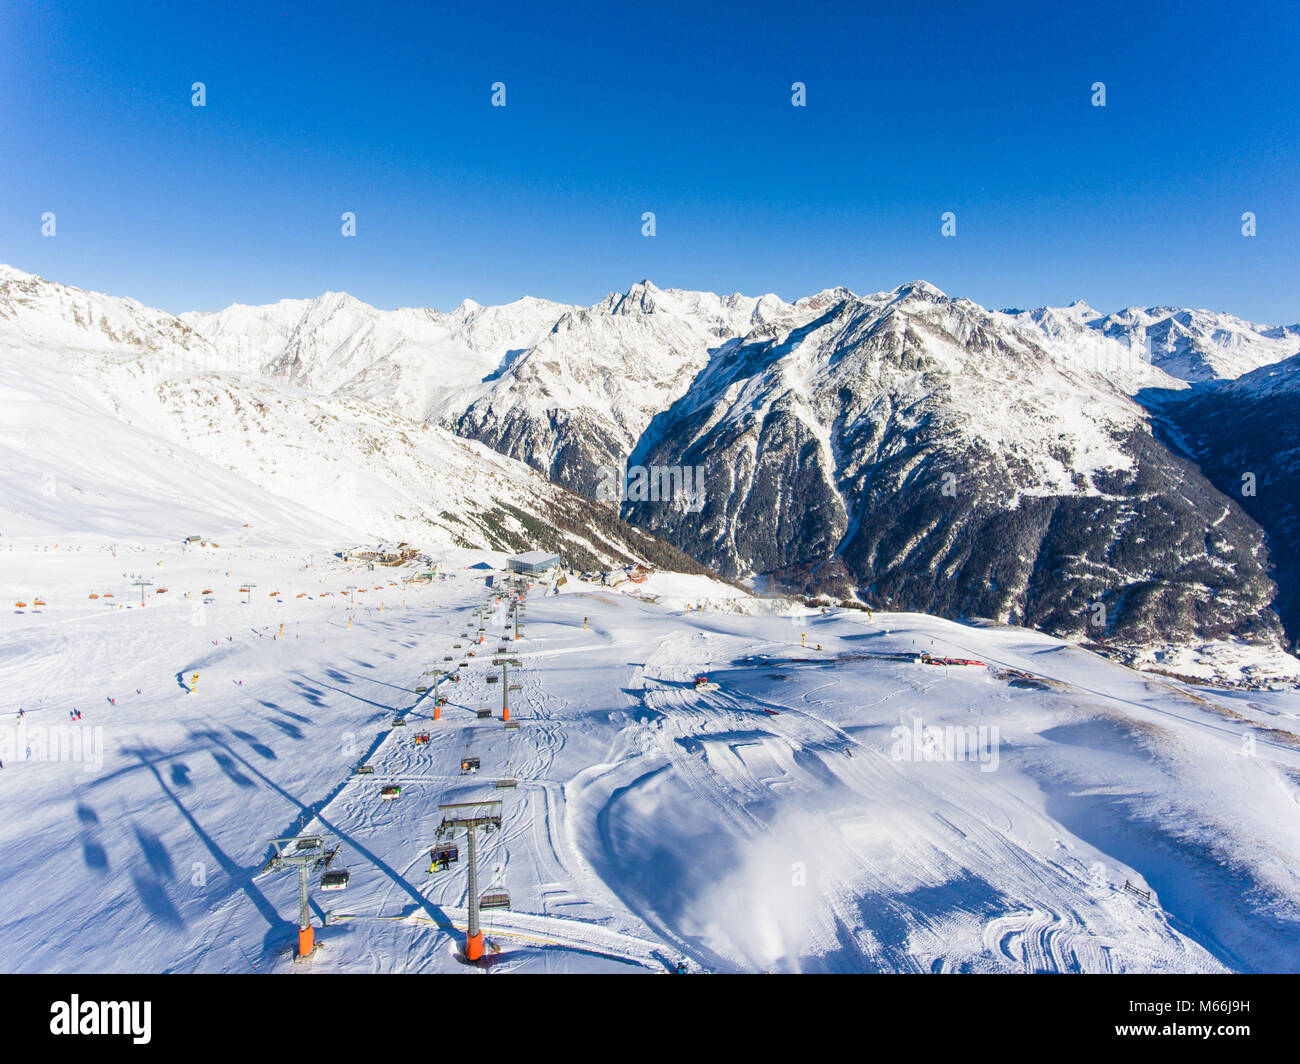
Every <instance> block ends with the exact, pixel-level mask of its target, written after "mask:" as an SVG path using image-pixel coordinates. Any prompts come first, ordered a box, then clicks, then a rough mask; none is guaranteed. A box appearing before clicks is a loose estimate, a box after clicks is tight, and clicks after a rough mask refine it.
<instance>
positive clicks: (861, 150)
mask: <svg viewBox="0 0 1300 1064" xmlns="http://www.w3.org/2000/svg"><path fill="white" fill-rule="evenodd" d="M550 6H552V5H545V4H537V3H530V4H524V3H519V4H515V3H510V2H495V3H493V2H487V3H475V4H457V5H443V4H436V3H428V2H426V3H416V4H409V5H384V6H383V7H382V10H381V9H380V8H379V7H372V6H363V5H346V6H344V5H332V4H328V3H320V4H302V5H294V6H292V7H284V6H278V5H274V4H247V5H243V4H207V3H205V4H175V3H166V4H164V3H159V4H130V3H62V4H38V3H31V2H27V0H18V2H15V0H8V2H7V3H6V5H5V7H4V8H3V11H0V42H2V43H0V52H2V54H3V61H2V62H0V145H3V148H0V261H4V262H8V263H10V264H11V265H14V266H17V267H19V268H21V269H25V270H30V271H33V272H36V273H40V274H41V275H43V276H46V277H49V278H51V279H53V280H58V281H62V282H65V283H68V284H75V285H79V286H81V287H85V288H94V289H98V290H101V291H107V292H110V293H113V294H116V295H130V296H133V297H135V298H137V299H139V300H141V301H142V302H144V303H147V304H150V305H155V306H161V307H164V308H166V309H168V310H172V311H181V310H187V309H216V308H218V307H221V306H225V305H227V304H229V303H231V302H244V303H261V302H270V301H273V300H275V299H279V298H284V297H302V296H311V295H317V294H319V293H321V292H323V291H326V290H344V291H348V292H351V293H352V294H353V295H355V296H357V297H359V298H361V299H364V300H366V301H368V302H371V303H374V304H375V305H376V306H381V307H394V306H435V307H440V308H443V309H447V308H450V307H451V306H453V305H454V304H456V303H458V302H459V301H460V300H461V299H462V298H464V297H467V296H468V297H470V298H473V299H476V300H478V301H479V302H481V303H497V302H505V301H508V300H511V299H514V298H517V297H519V296H521V295H524V294H529V295H537V296H544V297H549V298H552V299H559V300H563V301H566V302H576V303H591V302H594V301H596V300H598V299H600V298H602V297H603V296H604V295H605V293H607V292H608V291H611V290H614V289H619V290H624V289H626V288H627V287H628V285H630V284H632V283H634V282H636V281H638V280H640V279H641V278H643V277H649V278H650V279H652V280H653V281H654V282H655V283H656V284H659V285H661V286H664V287H669V286H671V287H683V288H702V289H711V290H715V291H722V292H731V291H741V292H745V293H747V294H751V295H757V294H761V293H763V292H767V291H773V292H776V293H777V294H778V295H781V296H783V297H785V298H789V299H793V298H797V297H798V296H800V295H806V294H809V293H811V292H814V291H817V290H819V289H822V288H826V287H832V286H834V285H839V284H843V285H847V286H848V287H850V288H852V289H854V290H856V291H860V292H872V291H877V290H880V289H885V288H892V287H894V286H895V285H897V284H900V283H902V282H904V281H907V280H912V279H914V278H924V279H926V280H928V281H930V282H932V283H934V284H936V285H938V286H939V287H940V288H942V289H943V290H944V291H946V292H948V293H949V294H951V295H963V296H969V297H970V298H972V299H974V300H976V301H977V302H980V303H983V304H985V305H987V306H993V307H1007V306H1021V307H1023V306H1036V305H1041V304H1063V303H1068V302H1069V301H1071V300H1073V299H1076V298H1082V299H1086V300H1087V301H1088V302H1090V303H1092V304H1093V305H1094V306H1097V307H1098V308H1099V309H1103V310H1111V309H1117V308H1118V307H1121V306H1127V305H1130V304H1143V305H1151V304H1175V305H1183V306H1187V305H1190V306H1198V307H1200V306H1205V307H1210V308H1213V309H1222V310H1229V311H1232V312H1233V313H1237V314H1240V315H1242V316H1244V317H1248V318H1252V319H1254V320H1257V321H1265V322H1270V323H1280V322H1287V323H1290V322H1295V321H1297V320H1300V283H1298V282H1300V255H1297V249H1298V248H1300V187H1298V186H1300V180H1298V178H1297V175H1298V174H1300V166H1298V164H1300V151H1298V149H1300V115H1298V114H1297V111H1298V110H1300V76H1298V75H1297V55H1300V13H1298V12H1300V8H1298V7H1297V5H1296V4H1295V3H1293V2H1289V0H1288V2H1271V0H1268V2H1262V3H1255V4H1251V5H1248V6H1244V7H1243V6H1239V5H1225V4H1221V3H1200V2H1188V3H1176V4H1160V3H1155V4H1143V5H1141V6H1140V7H1139V6H1137V5H1132V4H1127V3H1125V4H1109V3H1087V4H1060V5H1058V4H1030V3H1007V4H977V3H968V4H956V3H954V4H947V3H928V4H924V5H915V4H906V3H904V4H898V3H891V4H889V5H877V4H872V3H845V4H818V3H808V4H791V3H746V4H743V5H740V4H737V5H704V4H698V3H694V4H689V5H687V4H681V5H678V4H675V3H671V2H666V3H662V4H659V5H652V6H646V5H621V4H615V3H605V4H590V5H583V4H564V5H554V6H555V7H556V8H557V9H559V10H557V11H549V12H548V11H547V10H546V9H547V8H548V7H550ZM195 81H202V82H204V83H205V85H206V90H207V106H206V107H203V108H196V107H192V106H191V102H190V98H191V89H190V86H191V84H192V83H193V82H195ZM498 81H500V82H504V83H505V85H506V103H507V106H505V107H504V108H501V107H496V108H494V107H492V106H491V86H492V84H493V83H494V82H498ZM796 81H802V82H804V83H805V84H806V86H807V106H806V107H804V108H796V107H793V106H791V85H792V83H794V82H796ZM1095 81H1102V82H1105V84H1106V93H1107V106H1106V107H1105V108H1097V107H1093V106H1092V105H1091V96H1092V89H1091V86H1092V84H1093V82H1095ZM46 211H53V212H55V215H56V219H57V222H56V224H57V234H56V236H54V237H52V238H49V237H42V236H41V215H42V214H43V212H46ZM344 211H353V212H355V214H356V218H357V223H356V224H357V235H356V236H355V237H354V238H346V237H343V236H342V235H341V234H340V226H341V224H342V223H341V222H340V215H341V214H342V213H343V212H344ZM644 211H653V212H654V213H655V215H656V225H657V233H656V235H655V236H654V237H645V236H642V235H641V216H642V213H643V212H644ZM945 211H952V212H954V213H955V214H956V216H957V235H956V236H955V237H952V238H945V237H943V236H941V235H940V227H941V221H940V219H941V215H942V214H943V213H944V212H945ZM1244 211H1253V212H1255V214H1256V217H1257V235H1256V236H1255V237H1251V238H1248V237H1244V236H1242V234H1241V225H1242V223H1241V215H1242V213H1243V212H1244Z"/></svg>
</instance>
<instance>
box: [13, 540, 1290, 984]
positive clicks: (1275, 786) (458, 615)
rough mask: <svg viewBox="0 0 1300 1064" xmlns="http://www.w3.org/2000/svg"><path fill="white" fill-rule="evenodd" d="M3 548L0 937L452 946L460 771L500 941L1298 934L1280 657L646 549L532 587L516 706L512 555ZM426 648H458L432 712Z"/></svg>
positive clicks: (1257, 963) (1091, 958)
mask: <svg viewBox="0 0 1300 1064" xmlns="http://www.w3.org/2000/svg"><path fill="white" fill-rule="evenodd" d="M4 547H6V548H8V550H7V551H6V556H5V559H4V560H5V564H4V566H3V567H0V572H2V573H3V574H4V593H5V594H6V595H8V596H9V598H8V599H6V600H5V601H6V602H14V601H25V602H27V604H28V605H27V606H26V607H25V608H21V609H20V608H18V607H16V606H12V605H11V606H9V607H7V609H6V610H5V612H4V613H3V614H0V617H3V620H0V648H3V649H2V651H0V681H2V682H3V685H4V690H5V691H6V707H5V711H6V719H5V720H4V721H3V727H4V728H5V729H6V732H5V735H6V736H7V738H5V739H4V741H5V742H8V743H9V744H10V746H11V748H10V749H6V750H4V751H0V754H2V755H3V761H4V768H3V769H2V770H0V803H3V807H4V808H5V810H6V815H5V816H4V817H3V819H0V889H3V891H4V896H5V898H6V902H7V904H6V906H5V907H4V915H3V917H2V918H0V965H3V966H4V967H5V968H6V969H7V970H16V971H31V972H38V971H50V970H73V971H140V970H143V971H179V972H195V971H198V972H208V971H220V972H248V971H259V972H265V971H281V970H292V971H295V972H300V973H305V972H308V971H313V972H329V971H375V972H397V971H449V972H451V971H472V970H474V969H471V968H467V967H465V966H464V965H462V964H461V963H460V962H459V961H458V959H457V954H458V952H459V949H460V946H461V942H462V935H463V930H464V922H465V906H466V903H467V898H466V894H465V888H466V881H465V871H464V855H465V846H464V840H463V838H462V839H460V840H459V841H460V852H461V861H460V862H459V863H458V864H455V865H453V866H452V868H451V869H450V870H449V871H445V872H437V873H430V872H429V848H430V845H431V844H432V842H433V841H434V832H435V830H436V827H437V824H438V822H439V819H440V814H439V813H438V811H437V806H438V805H439V804H440V803H445V802H457V801H468V800H477V799H479V798H484V797H486V798H491V799H501V800H502V801H503V803H504V805H503V815H504V824H503V830H502V831H501V832H500V833H497V834H493V835H490V836H487V837H486V838H485V840H484V843H483V845H482V847H481V849H480V884H481V889H483V890H485V891H488V890H497V889H505V890H508V891H509V893H510V897H511V908H510V909H509V910H491V911H487V912H485V913H484V914H483V923H484V927H485V929H486V934H487V938H488V940H489V942H490V943H491V944H492V945H493V946H494V947H495V948H496V950H497V951H498V952H494V953H491V954H490V956H489V963H488V965H487V966H486V968H487V970H488V971H490V972H492V973H501V972H507V971H620V972H662V971H669V970H672V969H673V968H675V967H676V966H677V965H678V964H679V963H685V965H686V966H687V968H688V969H689V970H693V971H694V970H708V971H718V972H727V971H990V972H1022V971H1086V972H1100V971H1217V970H1223V969H1230V970H1264V971H1295V970H1300V880H1298V879H1297V875H1296V873H1295V871H1294V861H1293V860H1292V858H1293V855H1294V853H1295V852H1296V850H1297V846H1300V809H1298V808H1297V804H1298V802H1300V744H1298V743H1297V739H1296V732H1297V727H1298V726H1297V714H1298V713H1300V695H1297V693H1296V692H1295V691H1294V690H1284V691H1275V692H1250V693H1246V692H1233V693H1225V692H1219V691H1213V690H1210V689H1208V688H1191V687H1187V686H1183V685H1180V684H1178V683H1176V682H1174V681H1171V680H1164V679H1161V678H1159V677H1153V676H1151V675H1147V674H1139V673H1135V672H1131V671H1129V670H1126V669H1124V668H1122V667H1120V666H1118V665H1115V664H1111V663H1108V662H1106V661H1104V660H1102V659H1099V658H1097V657H1095V656H1093V655H1091V654H1088V653H1086V652H1084V651H1082V650H1080V649H1078V648H1076V647H1073V646H1071V645H1069V644H1064V643H1061V642H1060V641H1057V640H1053V639H1050V638H1047V637H1045V636H1041V635H1038V634H1035V633H1032V632H1029V631H1026V630H1022V629H1016V628H1010V627H994V626H985V627H973V626H965V625H960V624H956V623H952V622H947V621H940V620H935V619H933V618H929V617H925V616H921V615H911V614H892V615H885V614H877V615H876V616H875V617H873V618H868V617H867V615H866V614H864V613H860V612H855V611H832V612H828V613H812V612H806V611H805V612H801V614H792V615H790V616H780V615H776V614H774V613H772V611H771V608H770V606H768V605H766V604H762V603H757V602H756V601H755V600H749V599H743V598H742V599H740V600H733V601H732V602H731V603H730V604H728V603H727V602H725V601H724V598H725V595H723V594H722V591H721V590H720V589H719V586H718V585H714V584H711V583H710V582H709V581H707V580H706V579H704V578H698V577H680V576H674V575H671V574H656V575H655V576H653V577H651V578H650V580H649V581H647V582H646V583H645V584H643V585H640V586H639V587H638V588H637V594H635V595H633V594H624V593H622V590H621V589H620V590H611V589H608V588H603V587H600V586H598V585H590V584H583V583H581V582H580V581H578V580H576V579H571V580H569V581H568V582H566V584H565V585H564V586H563V587H562V588H561V589H560V593H551V592H552V591H553V589H552V588H550V587H549V586H544V585H539V586H536V587H534V588H533V589H532V591H531V593H530V594H529V596H528V602H527V622H526V625H525V637H524V638H523V639H521V640H518V641H514V640H510V641H509V642H508V643H506V645H507V646H508V647H509V649H510V653H511V654H513V655H514V656H516V657H518V658H519V660H520V661H521V663H522V665H521V667H520V668H519V669H518V670H512V672H511V681H512V682H517V683H519V684H520V686H521V690H519V691H516V692H513V693H512V695H511V699H512V705H513V708H514V716H515V718H516V719H518V720H519V722H520V727H519V728H518V730H514V731H508V730H505V729H504V728H503V727H502V724H501V721H500V720H499V719H498V718H499V717H500V698H501V694H500V684H499V683H498V684H489V683H488V682H487V679H486V677H487V674H488V672H489V671H492V666H491V664H490V662H491V658H492V657H493V656H494V654H495V653H496V651H497V648H498V646H500V645H501V644H500V643H499V642H498V641H497V640H498V638H500V637H503V636H505V637H508V636H509V635H510V634H511V633H509V632H507V631H506V629H505V627H504V625H505V624H506V623H507V622H508V617H507V614H506V612H505V607H504V605H503V604H501V603H497V602H494V601H493V597H492V596H493V591H492V590H491V589H489V588H488V587H487V586H485V575H487V573H488V570H487V569H486V568H482V567H481V566H485V565H489V564H500V561H501V556H500V555H490V554H485V553H481V552H471V551H456V550H449V551H448V552H446V553H444V554H443V555H442V556H441V557H440V561H441V564H442V569H443V572H444V573H445V574H446V577H445V579H436V580H434V581H433V582H432V583H430V584H428V585H424V586H420V585H416V584H409V583H403V579H402V578H403V577H404V576H409V575H410V573H411V570H410V569H402V568H397V569H386V568H383V567H376V568H375V569H374V570H367V569H365V568H364V567H362V566H354V565H350V564H347V563H344V562H342V561H340V560H339V559H337V558H336V557H334V556H333V555H332V554H330V553H329V552H328V551H326V550H324V549H312V550H308V549H306V548H301V549H299V548H291V547H285V546H281V545H274V544H272V545H246V546H243V547H239V546H230V547H222V548H218V549H211V548H207V549H198V550H190V551H189V552H186V551H184V550H182V549H181V548H180V547H179V546H172V545H169V544H158V543H142V542H138V543H135V544H122V543H117V544H114V547H115V548H116V556H114V551H113V550H110V549H109V548H108V546H107V545H106V544H105V543H104V542H103V541H102V539H99V538H96V537H93V536H90V535H86V536H84V537H82V538H80V539H73V540H71V541H64V542H60V543H59V544H58V547H57V549H56V548H55V547H54V545H53V544H50V543H46V542H44V540H42V539H38V538H37V537H29V538H28V539H26V540H23V539H19V540H16V541H7V542H6V543H5V544H4ZM471 566H475V567H473V568H471ZM136 572H142V573H144V574H145V576H146V577H148V578H151V579H153V581H154V583H153V585H152V586H151V587H150V588H148V589H147V590H146V594H147V598H146V602H147V605H146V606H145V607H144V608H141V607H140V605H139V592H138V589H136V588H134V587H133V586H131V584H130V583H129V582H128V581H127V579H126V578H125V577H124V576H123V575H122V574H124V573H126V574H128V575H129V574H132V573H136ZM16 574H21V576H17V575H16ZM496 583H498V584H499V580H498V581H496ZM251 585H255V586H251ZM248 586H251V590H250V591H249V592H247V593H242V594H241V593H240V592H239V588H240V587H248ZM349 586H351V587H354V588H355V589H356V590H354V591H353V592H352V593H351V598H352V599H353V600H355V604H354V603H353V602H351V601H349V597H348V595H347V594H345V589H346V588H348V587H349ZM631 586H633V585H625V587H631ZM162 587H165V588H166V589H167V591H166V594H162V593H161V592H160V591H159V589H160V588H162ZM727 590H728V592H729V593H730V594H732V595H734V594H735V592H734V589H727ZM271 592H279V594H278V595H274V596H273V595H272V594H271ZM92 593H95V594H99V595H100V596H101V597H99V598H97V599H90V598H89V597H88V596H89V594H92ZM105 594H111V595H112V596H113V597H112V598H105V597H103V596H104V595H105ZM38 595H39V596H40V597H41V598H42V600H43V601H44V602H45V605H44V606H42V607H40V608H39V609H38V608H35V607H34V605H33V604H34V601H35V599H36V597H37V596H38ZM186 596H188V597H186ZM300 596H301V597H300ZM205 600H206V601H205ZM702 601H709V602H712V604H713V605H712V606H711V607H709V608H705V609H704V610H698V609H688V607H691V606H694V605H695V604H697V603H699V602H702ZM245 602H247V604H245ZM484 606H487V607H488V613H487V616H488V619H487V620H486V621H485V622H484V628H485V633H484V636H485V642H484V643H483V644H481V645H480V644H473V645H472V644H471V640H472V639H473V638H475V637H476V636H477V628H478V620H477V617H476V613H475V611H476V610H477V609H479V608H480V607H484ZM584 619H585V620H586V623H585V627H584ZM281 625H283V630H282V632H281V627H280V626H281ZM461 633H466V636H467V637H464V636H462V634H461ZM805 637H806V642H807V647H806V648H804V647H802V646H801V641H802V640H803V638H805ZM457 643H459V644H461V645H460V646H459V647H456V646H455V644H457ZM819 644H820V646H821V649H820V650H817V649H815V648H816V647H817V646H818V645H819ZM471 649H472V650H473V651H474V652H475V653H474V655H473V656H472V657H471V656H468V654H467V652H468V651H469V650H471ZM921 651H925V652H927V653H930V654H933V655H934V656H936V657H953V658H958V657H961V658H975V659H979V660H981V661H984V662H987V663H988V666H987V667H979V666H955V665H953V666H936V665H928V664H920V663H917V662H916V661H915V660H914V658H915V656H916V655H917V654H918V653H919V652H921ZM447 657H451V658H452V659H453V661H452V662H446V661H445V658H447ZM462 661H463V662H466V663H467V664H466V665H464V666H460V664H459V663H460V662H462ZM432 667H440V668H456V669H458V672H459V675H460V680H459V682H458V683H444V684H443V691H444V693H445V694H446V695H447V696H448V697H449V704H448V705H447V706H446V707H444V709H443V716H442V719H441V720H439V721H437V722H434V721H433V720H432V719H431V718H432V715H433V714H432V710H433V707H432V704H431V699H432V693H431V692H428V693H425V694H419V693H417V692H416V690H415V689H416V688H417V687H419V686H426V685H429V684H430V678H429V677H428V676H427V675H424V674H425V672H426V670H428V669H429V668H432ZM196 672H197V673H198V674H199V679H198V683H197V686H196V689H195V690H194V691H193V692H192V693H191V692H190V691H189V690H187V689H188V688H189V687H190V686H191V681H192V677H193V674H194V673H196ZM701 672H704V673H707V674H708V675H709V677H710V679H713V680H715V681H717V682H718V683H719V685H720V686H719V689H718V690H716V691H709V692H705V693H700V692H696V691H695V690H694V688H693V685H692V683H691V680H692V678H693V677H694V676H695V675H696V674H698V673H701ZM137 690H138V693H137ZM110 698H112V699H115V703H110V702H109V701H108V699H110ZM20 706H21V707H23V708H24V709H25V711H26V715H25V724H24V725H23V727H24V728H26V729H27V732H26V740H25V742H30V740H31V738H32V737H33V736H35V735H37V734H45V735H46V736H47V737H49V738H50V741H51V742H54V739H53V738H52V736H53V735H54V734H55V733H54V732H53V727H54V726H64V725H70V724H71V723H72V722H70V718H69V711H70V710H72V709H74V708H76V709H79V710H80V711H81V713H82V719H81V721H80V722H79V724H77V725H76V727H77V729H78V732H79V733H80V734H81V735H82V738H83V742H84V744H85V745H84V746H83V747H82V748H81V749H80V756H78V757H76V758H75V759H74V758H73V757H72V756H71V753H70V751H71V747H69V748H68V749H65V751H64V752H65V754H68V755H69V756H68V759H66V760H49V759H47V758H46V757H45V756H42V751H41V749H40V748H39V745H38V748H37V749H36V750H35V751H34V756H33V757H32V758H31V759H28V758H27V757H25V756H24V755H25V749H24V748H18V749H13V748H12V746H13V743H14V737H15V735H16V734H17V729H16V724H15V723H14V721H15V714H16V712H17V709H18V707H20ZM488 708H490V709H492V710H493V717H492V718H490V719H480V718H479V717H478V716H477V713H476V711H477V710H479V709H488ZM395 716H401V717H403V718H404V719H405V720H406V726H404V727H393V726H392V723H393V720H394V717H395ZM925 728H939V729H944V728H949V729H952V728H961V729H968V728H969V729H971V730H969V731H965V730H963V731H962V732H961V733H955V732H951V731H949V732H945V733H942V735H944V736H945V737H951V736H953V735H958V737H959V740H960V741H959V742H958V743H957V745H956V746H955V747H953V746H952V745H951V738H945V739H943V740H941V741H940V742H939V745H938V747H937V749H940V750H943V749H945V745H944V744H945V742H947V743H948V747H947V749H949V750H950V752H951V753H952V754H953V755H954V758H955V759H953V760H926V759H925V758H924V756H923V747H922V746H920V745H918V746H915V747H910V746H909V742H910V740H909V741H904V740H903V739H901V738H900V736H912V735H922V734H926V733H925V732H924V729H925ZM40 729H44V731H43V732H41V731H40ZM95 729H102V731H101V732H100V733H99V740H98V741H96V740H95V739H94V738H93V736H94V730H95ZM981 729H982V730H981ZM994 729H996V730H994ZM426 730H427V731H428V732H429V733H430V736H431V741H430V742H429V743H428V744H427V745H417V744H416V743H415V741H414V737H415V735H416V734H417V733H419V732H421V731H426ZM967 737H969V738H970V739H971V745H970V746H965V745H963V743H964V742H965V739H966V738H967ZM96 749H98V750H100V752H101V753H102V764H98V765H96V764H95V763H94V762H95V760H96V758H95V757H94V756H92V755H93V754H94V751H95V750H96ZM909 754H915V755H916V756H915V757H913V758H912V759H909ZM467 755H468V756H474V757H477V758H479V760H480V763H481V769H480V771H479V772H478V773H476V774H471V775H462V774H461V772H460V759H461V758H462V757H463V756H467ZM956 755H960V757H957V756H956ZM86 761H90V762H91V763H90V764H89V765H87V764H86V763H85V762H86ZM361 762H365V763H369V764H371V765H372V766H373V767H374V774H373V775H354V774H353V768H354V766H355V765H357V764H358V763H361ZM500 778H513V779H516V780H517V781H518V782H517V786H516V787H515V788H513V789H497V788H496V787H495V786H494V781H495V780H497V779H500ZM390 784H397V785H400V786H401V788H402V793H401V797H400V798H399V799H397V800H396V801H384V800H382V799H381V798H380V796H379V792H380V788H381V787H383V786H385V785H390ZM316 830H325V831H329V832H332V833H334V834H335V835H336V836H337V839H338V841H339V842H340V843H341V845H342V850H341V854H340V857H339V858H338V861H337V862H336V864H335V865H334V867H336V868H346V869H347V870H348V871H349V872H350V873H351V881H350V884H349V886H348V888H347V889H346V890H345V891H343V892H339V893H321V892H319V891H318V892H316V893H315V894H314V896H313V905H314V907H315V908H314V922H315V923H316V924H317V926H318V931H317V940H318V941H319V942H321V943H323V946H324V948H323V949H322V950H321V951H319V952H318V953H317V955H316V956H315V957H314V958H312V959H311V960H310V961H308V962H307V963H305V964H295V963H294V961H293V960H292V943H293V941H294V933H293V920H294V917H295V910H296V886H295V883H294V879H293V877H292V876H291V875H287V874H281V873H274V872H273V873H264V872H263V871H262V870H263V867H264V865H265V862H266V859H267V856H268V854H269V852H270V850H269V847H268V845H267V840H268V839H269V838H272V837H276V836H282V835H290V834H296V833H298V832H303V831H316ZM1126 882H1128V883H1130V884H1132V885H1133V886H1134V887H1136V888H1137V889H1139V890H1141V891H1144V892H1145V891H1151V896H1150V899H1149V900H1148V899H1145V898H1143V897H1141V896H1139V895H1137V894H1134V893H1132V892H1131V891H1128V890H1126V889H1125V883H1126ZM326 914H328V920H327V921H326V919H325V917H326ZM322 922H324V923H325V926H324V927H321V926H320V925H321V923H322Z"/></svg>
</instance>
